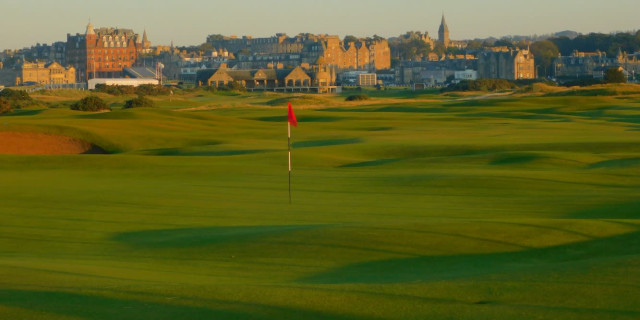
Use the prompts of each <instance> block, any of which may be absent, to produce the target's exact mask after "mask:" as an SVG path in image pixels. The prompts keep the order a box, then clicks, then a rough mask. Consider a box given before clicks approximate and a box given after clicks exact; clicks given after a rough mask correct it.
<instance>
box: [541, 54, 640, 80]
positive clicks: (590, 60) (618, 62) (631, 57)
mask: <svg viewBox="0 0 640 320" xmlns="http://www.w3.org/2000/svg"><path fill="white" fill-rule="evenodd" d="M616 67H622V68H623V69H624V70H625V72H627V73H628V75H629V76H630V77H631V78H632V80H633V79H635V78H636V76H637V75H640V52H636V53H634V54H627V53H624V52H622V51H619V52H618V55H617V56H616V57H607V54H606V53H605V52H601V51H596V52H580V51H577V50H576V51H574V52H572V53H571V55H569V56H560V57H557V58H556V59H554V61H553V71H554V74H555V76H556V78H557V79H559V80H560V81H570V80H572V79H580V78H598V77H601V75H602V70H606V69H609V68H616Z"/></svg>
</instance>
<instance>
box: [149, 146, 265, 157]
mask: <svg viewBox="0 0 640 320" xmlns="http://www.w3.org/2000/svg"><path fill="white" fill-rule="evenodd" d="M271 151H274V150H268V149H255V150H189V149H182V148H164V149H153V150H145V151H144V152H143V153H144V154H146V155H153V156H184V157H226V156H241V155H246V154H256V153H266V152H271Z"/></svg>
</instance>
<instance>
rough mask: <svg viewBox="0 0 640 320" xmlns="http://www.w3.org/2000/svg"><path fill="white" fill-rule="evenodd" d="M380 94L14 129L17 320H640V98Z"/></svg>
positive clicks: (1, 278) (210, 101)
mask: <svg viewBox="0 0 640 320" xmlns="http://www.w3.org/2000/svg"><path fill="white" fill-rule="evenodd" d="M625 90H630V89H625ZM614 91H615V90H614ZM370 95H371V96H372V99H370V100H367V101H363V102H358V103H348V102H344V97H339V96H338V97H331V96H296V97H294V99H293V101H296V102H297V103H294V108H295V109H296V115H297V117H298V121H299V126H298V127H297V128H292V136H293V137H292V138H293V139H292V140H293V168H294V171H293V174H292V182H293V183H292V193H293V194H292V196H293V203H292V204H291V205H290V204H289V203H288V193H287V179H288V178H287V153H286V150H287V143H286V101H287V99H288V98H291V97H290V96H285V95H273V94H235V95H229V94H213V93H207V92H195V93H185V94H182V95H178V96H175V97H173V98H172V101H168V98H167V97H154V98H153V99H155V100H156V103H157V104H158V105H159V106H160V107H159V108H154V109H132V110H121V109H119V108H118V107H117V106H119V105H120V104H121V103H122V101H124V100H125V99H124V98H123V97H108V96H105V97H106V98H107V99H110V100H109V102H110V103H112V104H113V106H114V107H115V108H114V111H113V112H110V113H95V114H92V113H82V112H75V111H70V110H68V108H66V107H59V108H55V106H56V105H55V104H54V105H52V106H54V108H47V109H37V110H36V109H28V110H20V111H19V112H18V113H15V114H13V115H11V116H0V131H3V132H36V133H41V134H49V135H59V136H66V137H70V138H72V139H79V140H82V141H86V142H88V143H92V144H94V145H97V146H99V147H101V148H102V149H104V150H105V151H107V152H109V153H110V154H104V155H96V154H82V155H0V163H1V165H0V177H1V179H0V190H2V197H1V199H2V203H1V209H0V212H1V213H0V217H1V218H2V220H1V221H2V223H1V224H0V239H1V241H0V318H3V319H4V318H6V319H637V318H639V317H640V304H638V303H637V302H638V301H639V300H640V220H639V219H640V201H639V200H638V194H639V193H640V171H639V169H640V160H639V159H640V131H639V130H640V96H638V95H633V94H629V95H625V96H584V95H582V96H581V95H574V96H570V95H559V94H558V95H556V94H555V93H554V96H520V97H515V96H501V95H497V96H489V97H473V96H467V95H464V96H460V97H459V96H455V95H454V94H448V95H436V94H432V93H426V94H425V93H415V92H402V91H391V92H371V93H370ZM67 96H70V97H73V98H74V99H75V98H76V94H72V93H68V94H56V95H53V97H52V98H49V100H55V101H57V102H59V103H61V104H64V103H67V102H66V101H67V100H65V99H66V98H67ZM54 98H55V99H54ZM43 100H46V99H43ZM281 104H282V105H281ZM2 143H6V142H5V141H0V144H2Z"/></svg>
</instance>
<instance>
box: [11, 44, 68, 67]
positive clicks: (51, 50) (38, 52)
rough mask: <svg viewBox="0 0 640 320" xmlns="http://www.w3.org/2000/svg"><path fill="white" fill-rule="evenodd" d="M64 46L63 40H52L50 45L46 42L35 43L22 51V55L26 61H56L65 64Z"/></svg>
mask: <svg viewBox="0 0 640 320" xmlns="http://www.w3.org/2000/svg"><path fill="white" fill-rule="evenodd" d="M66 48H67V44H66V43H65V42H62V41H60V42H54V43H52V44H51V45H48V44H40V43H38V44H36V45H35V46H31V47H30V48H28V49H24V50H23V51H22V56H23V57H24V59H25V60H26V61H47V62H54V61H55V62H58V63H60V64H61V65H66V64H67V62H66V52H65V51H66Z"/></svg>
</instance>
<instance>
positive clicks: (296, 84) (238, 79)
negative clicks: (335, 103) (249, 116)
mask: <svg viewBox="0 0 640 320" xmlns="http://www.w3.org/2000/svg"><path fill="white" fill-rule="evenodd" d="M335 80H336V77H335V72H333V71H332V69H331V68H330V67H328V66H327V65H314V66H313V68H311V69H309V70H305V69H303V68H302V67H295V68H293V69H229V68H224V67H223V68H218V69H205V70H200V71H198V73H197V76H196V81H197V84H198V85H199V86H211V87H217V88H220V87H225V86H229V85H231V84H233V83H237V84H240V85H241V86H243V87H245V88H246V89H248V90H251V91H254V90H267V91H291V92H294V91H307V92H320V93H322V92H335V90H336V86H335Z"/></svg>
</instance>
